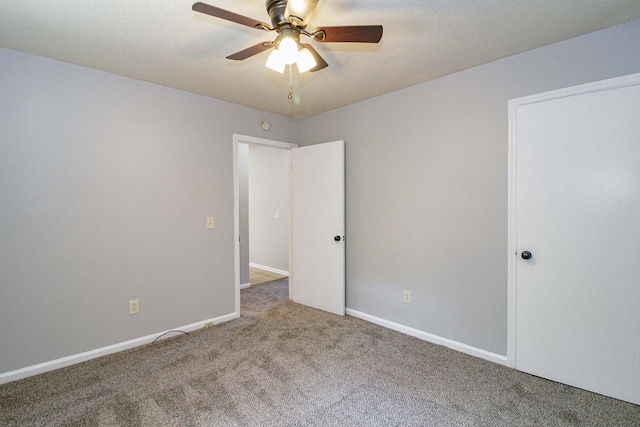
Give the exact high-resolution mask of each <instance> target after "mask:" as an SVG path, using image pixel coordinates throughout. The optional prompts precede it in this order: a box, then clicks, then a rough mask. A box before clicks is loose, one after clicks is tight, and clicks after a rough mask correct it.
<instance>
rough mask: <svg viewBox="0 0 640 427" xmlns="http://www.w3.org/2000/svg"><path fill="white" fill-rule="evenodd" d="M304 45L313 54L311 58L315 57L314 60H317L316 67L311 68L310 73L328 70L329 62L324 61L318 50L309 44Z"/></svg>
mask: <svg viewBox="0 0 640 427" xmlns="http://www.w3.org/2000/svg"><path fill="white" fill-rule="evenodd" d="M302 45H303V46H304V47H306V48H307V49H309V52H311V56H313V59H315V60H316V66H315V67H313V68H311V69H310V70H309V71H310V72H312V73H313V72H314V71H320V70H322V69H323V68H327V67H328V66H329V64H327V62H326V61H325V60H324V59H322V56H320V54H319V53H318V52H316V50H315V49H314V48H313V46H311V45H310V44H308V43H302Z"/></svg>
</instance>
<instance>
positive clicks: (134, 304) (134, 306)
mask: <svg viewBox="0 0 640 427" xmlns="http://www.w3.org/2000/svg"><path fill="white" fill-rule="evenodd" d="M138 313H140V300H137V299H132V300H131V301H129V316H131V315H132V314H138Z"/></svg>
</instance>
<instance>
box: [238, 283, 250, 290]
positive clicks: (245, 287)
mask: <svg viewBox="0 0 640 427" xmlns="http://www.w3.org/2000/svg"><path fill="white" fill-rule="evenodd" d="M249 287H251V283H243V284H242V285H240V289H247V288H249Z"/></svg>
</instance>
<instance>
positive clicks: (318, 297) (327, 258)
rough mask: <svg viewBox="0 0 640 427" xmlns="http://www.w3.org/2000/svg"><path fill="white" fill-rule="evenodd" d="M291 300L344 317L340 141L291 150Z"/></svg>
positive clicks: (342, 160) (343, 213)
mask: <svg viewBox="0 0 640 427" xmlns="http://www.w3.org/2000/svg"><path fill="white" fill-rule="evenodd" d="M291 170H292V173H291V187H292V198H291V199H292V213H291V219H292V227H291V233H292V248H291V250H292V254H291V260H292V266H291V272H290V273H291V281H292V288H291V294H292V295H291V298H292V299H293V301H294V302H297V303H299V304H304V305H308V306H310V307H314V308H318V309H321V310H325V311H328V312H331V313H335V314H339V315H344V313H345V243H344V227H345V225H344V224H345V220H344V215H345V210H344V203H345V200H344V199H345V197H344V191H345V187H344V141H336V142H328V143H325V144H317V145H311V146H306V147H300V148H294V149H292V150H291Z"/></svg>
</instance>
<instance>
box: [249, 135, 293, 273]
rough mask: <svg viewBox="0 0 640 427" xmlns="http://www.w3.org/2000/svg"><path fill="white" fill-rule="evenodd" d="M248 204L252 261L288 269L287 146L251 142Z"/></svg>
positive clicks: (279, 268) (284, 269)
mask: <svg viewBox="0 0 640 427" xmlns="http://www.w3.org/2000/svg"><path fill="white" fill-rule="evenodd" d="M249 205H250V208H249V236H250V237H249V239H250V241H251V245H250V250H249V253H250V255H249V257H250V260H251V262H252V263H255V264H260V265H263V266H267V267H271V268H276V269H278V270H283V271H289V150H283V149H279V148H270V147H266V146H260V145H255V146H251V148H250V149H249ZM276 211H279V212H280V218H276V217H275V212H276Z"/></svg>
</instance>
